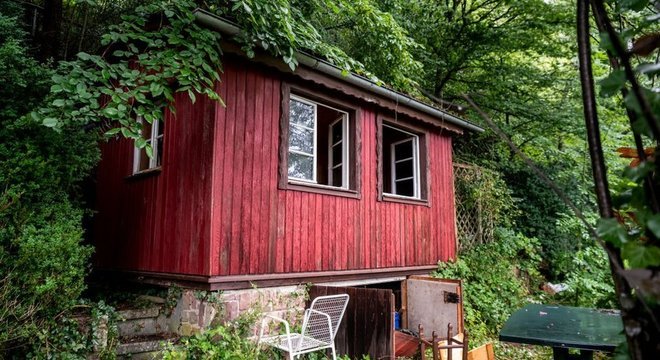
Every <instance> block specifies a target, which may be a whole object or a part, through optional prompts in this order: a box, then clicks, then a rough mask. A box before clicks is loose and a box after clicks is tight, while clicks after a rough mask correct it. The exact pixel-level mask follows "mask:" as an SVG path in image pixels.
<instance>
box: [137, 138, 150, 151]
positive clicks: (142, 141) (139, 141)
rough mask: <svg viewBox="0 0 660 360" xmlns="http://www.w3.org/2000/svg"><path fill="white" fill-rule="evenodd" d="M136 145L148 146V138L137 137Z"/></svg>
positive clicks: (140, 146)
mask: <svg viewBox="0 0 660 360" xmlns="http://www.w3.org/2000/svg"><path fill="white" fill-rule="evenodd" d="M135 146H137V147H139V148H140V149H142V148H143V147H145V146H147V140H145V139H144V138H143V137H139V138H137V139H135Z"/></svg>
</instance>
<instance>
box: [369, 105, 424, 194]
mask: <svg viewBox="0 0 660 360" xmlns="http://www.w3.org/2000/svg"><path fill="white" fill-rule="evenodd" d="M385 127H389V128H391V129H394V130H396V131H400V132H403V133H406V134H409V135H411V136H412V137H411V138H410V139H414V140H413V141H414V142H415V143H416V146H415V149H414V151H413V156H414V157H416V160H417V161H414V169H413V172H414V174H415V175H416V181H415V183H416V185H415V195H416V196H405V195H397V194H395V193H388V192H385V186H384V185H385V181H386V179H387V175H386V174H385V167H384V160H385V159H384V152H385V151H389V152H390V174H389V180H390V182H391V183H390V185H391V188H392V189H394V184H392V183H393V182H394V181H395V179H394V172H395V169H394V166H393V165H394V156H393V155H392V154H391V151H393V148H390V149H384V148H383V129H384V128H385ZM376 128H377V130H376V143H377V144H376V146H377V148H376V151H377V161H378V164H377V171H378V174H377V189H378V201H389V202H398V203H404V204H411V205H424V206H427V207H430V206H431V200H430V199H431V195H430V193H431V192H430V179H431V174H430V164H429V159H428V136H429V134H428V131H427V130H426V129H423V128H419V127H416V126H414V125H412V124H409V123H408V122H406V121H405V120H400V119H396V120H391V119H390V118H388V117H381V116H379V117H377V124H376ZM403 141H409V139H404V140H403ZM403 141H398V142H395V143H393V144H390V145H395V144H396V143H400V142H403Z"/></svg>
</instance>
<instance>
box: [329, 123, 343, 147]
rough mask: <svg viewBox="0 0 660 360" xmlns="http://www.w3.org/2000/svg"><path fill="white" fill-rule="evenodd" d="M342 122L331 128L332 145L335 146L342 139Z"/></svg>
mask: <svg viewBox="0 0 660 360" xmlns="http://www.w3.org/2000/svg"><path fill="white" fill-rule="evenodd" d="M342 125H343V122H341V121H340V122H338V123H336V124H335V125H334V126H333V127H332V143H333V144H336V143H338V142H339V141H341V138H342V137H343V135H344V134H343V126H342Z"/></svg>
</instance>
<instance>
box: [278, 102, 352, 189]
mask: <svg viewBox="0 0 660 360" xmlns="http://www.w3.org/2000/svg"><path fill="white" fill-rule="evenodd" d="M288 110H289V139H288V157H287V158H288V164H287V169H288V170H287V173H288V179H289V182H293V183H296V182H299V183H309V184H315V185H322V186H329V187H333V188H340V189H349V188H350V187H351V186H350V184H351V179H350V174H351V171H350V170H351V167H352V164H351V160H350V156H349V154H350V151H351V141H350V136H349V126H350V125H349V115H348V113H347V112H346V111H343V110H339V109H336V108H334V107H331V106H328V105H325V104H321V103H318V102H315V101H312V100H309V99H305V98H302V97H299V96H295V95H291V97H290V99H289V109H288Z"/></svg>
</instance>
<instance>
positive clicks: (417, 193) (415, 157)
mask: <svg viewBox="0 0 660 360" xmlns="http://www.w3.org/2000/svg"><path fill="white" fill-rule="evenodd" d="M383 127H388V128H390V129H393V130H396V131H399V132H402V133H404V134H407V135H410V137H409V138H406V139H403V140H400V141H397V142H394V143H392V144H390V188H391V189H392V193H384V194H385V195H387V196H394V197H401V198H406V199H417V200H419V199H421V176H420V166H419V135H417V134H413V133H411V132H409V131H406V130H403V129H400V128H398V127H394V126H390V125H386V124H383ZM405 142H412V143H413V152H412V157H409V158H405V159H398V160H397V159H395V151H394V148H395V147H396V145H399V144H403V143H405ZM411 159H412V161H413V176H412V179H413V196H407V195H399V194H397V193H396V192H397V191H396V182H397V180H410V179H411V178H410V177H408V178H403V179H397V178H396V164H397V163H399V162H403V161H408V160H411Z"/></svg>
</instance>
